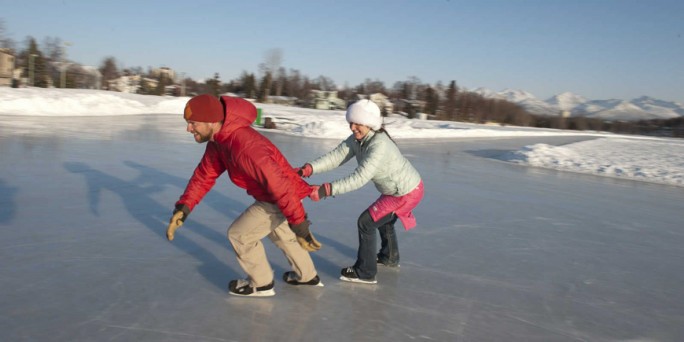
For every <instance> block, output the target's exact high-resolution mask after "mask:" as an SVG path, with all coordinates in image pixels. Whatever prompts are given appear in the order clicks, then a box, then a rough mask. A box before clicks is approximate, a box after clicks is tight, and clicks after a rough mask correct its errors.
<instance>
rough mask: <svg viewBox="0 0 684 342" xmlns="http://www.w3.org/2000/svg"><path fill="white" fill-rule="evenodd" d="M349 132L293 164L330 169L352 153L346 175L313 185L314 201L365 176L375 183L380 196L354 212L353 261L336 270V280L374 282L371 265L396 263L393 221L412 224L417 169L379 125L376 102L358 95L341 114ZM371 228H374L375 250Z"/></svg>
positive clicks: (307, 169) (419, 192) (304, 170)
mask: <svg viewBox="0 0 684 342" xmlns="http://www.w3.org/2000/svg"><path fill="white" fill-rule="evenodd" d="M346 119H347V122H349V128H350V129H351V131H352V134H351V135H350V136H349V137H348V138H347V139H345V140H344V141H342V142H341V143H340V144H339V145H338V146H337V147H336V148H335V149H333V150H332V151H330V152H328V153H326V154H325V155H323V156H321V157H319V158H317V159H315V160H314V161H311V162H308V163H306V164H304V166H302V167H301V168H299V169H298V172H299V174H300V175H302V176H303V177H309V176H311V175H313V174H320V173H323V172H326V171H330V170H332V169H334V168H336V167H338V166H340V165H342V164H344V163H346V162H347V161H349V160H350V159H351V158H352V157H356V161H357V163H358V166H357V167H356V169H355V170H354V172H352V173H351V174H350V175H348V176H346V177H344V178H341V179H338V180H336V181H333V182H330V183H323V184H321V185H320V186H318V185H315V186H313V191H312V192H311V195H310V196H309V197H310V198H311V199H312V200H314V201H318V200H320V199H321V198H324V197H328V196H335V195H340V194H343V193H346V192H350V191H353V190H356V189H359V188H361V187H362V186H363V185H365V184H366V183H367V182H368V181H372V182H373V184H375V187H376V189H378V191H379V192H380V193H381V196H380V197H379V198H378V199H377V200H376V201H375V202H373V204H371V205H370V206H369V207H368V209H366V210H364V212H363V213H361V215H360V216H359V219H358V222H357V225H358V233H359V250H358V254H357V259H356V263H354V265H353V266H349V267H345V268H343V269H342V272H341V277H340V279H342V280H345V281H351V282H358V283H366V284H376V283H377V280H376V279H375V275H376V273H377V265H378V263H379V264H383V265H386V266H389V267H398V266H399V249H398V245H397V236H396V233H395V230H394V223H395V222H396V221H397V218H398V219H399V220H401V222H402V224H403V225H404V228H405V229H406V230H409V229H411V228H413V227H415V225H416V219H415V217H414V216H413V213H412V210H413V209H414V208H415V207H416V206H417V205H418V203H419V202H420V200H421V199H422V198H423V182H422V180H421V178H420V174H418V171H416V169H415V168H414V167H413V165H411V163H410V162H409V161H408V160H407V159H406V158H405V157H404V156H403V155H402V154H401V152H400V151H399V148H398V147H397V145H396V144H395V143H394V141H393V140H392V138H391V137H390V136H389V134H388V133H387V131H385V129H384V128H382V116H381V115H380V109H379V108H378V106H377V105H376V104H375V103H373V102H372V101H370V100H360V101H357V102H355V103H353V104H352V105H350V106H349V108H348V109H347V113H346ZM376 231H379V232H380V238H381V249H380V252H379V253H377V254H376V252H375V251H376V249H377V240H376V233H375V232H376Z"/></svg>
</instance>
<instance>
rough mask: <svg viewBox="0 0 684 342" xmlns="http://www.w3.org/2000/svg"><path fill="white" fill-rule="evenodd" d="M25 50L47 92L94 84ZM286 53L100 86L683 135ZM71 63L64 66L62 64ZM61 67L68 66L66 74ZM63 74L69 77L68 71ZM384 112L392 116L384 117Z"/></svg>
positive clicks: (106, 64)
mask: <svg viewBox="0 0 684 342" xmlns="http://www.w3.org/2000/svg"><path fill="white" fill-rule="evenodd" d="M3 31H4V27H3V25H2V21H0V44H1V45H0V47H5V48H10V49H12V50H13V49H14V46H13V43H12V42H11V41H10V40H8V39H6V38H3ZM25 45H26V48H25V49H23V50H21V51H20V52H19V53H17V54H16V65H17V66H19V67H21V68H22V69H23V71H24V75H29V74H30V76H29V78H30V79H31V82H32V85H33V86H36V87H47V86H49V84H50V83H51V84H52V85H54V86H62V87H66V88H85V87H86V86H85V85H86V84H92V81H93V80H92V79H90V78H89V77H92V76H91V74H90V73H88V72H86V71H85V70H83V69H82V67H81V66H79V65H78V64H77V63H68V61H66V58H65V57H66V56H65V55H64V48H63V42H62V41H61V40H60V39H59V38H51V37H48V38H46V39H45V40H44V42H43V45H42V46H43V49H42V50H41V49H40V48H39V46H38V44H37V42H36V40H35V39H34V38H33V37H27V39H26V42H25ZM281 61H282V51H281V50H280V49H272V50H269V51H267V52H266V55H265V58H264V62H263V63H261V64H259V71H258V73H254V72H248V71H243V72H242V74H241V75H240V76H238V77H237V78H235V79H232V80H229V81H227V82H223V81H222V80H221V77H220V74H219V73H218V72H216V73H215V74H214V76H213V77H212V78H209V79H206V80H204V81H203V82H202V81H200V82H198V81H196V80H193V79H191V78H189V77H182V78H181V79H178V80H172V79H168V77H165V76H164V75H163V74H162V75H154V74H153V73H152V69H151V68H149V67H148V69H147V71H145V70H144V69H143V68H142V67H129V68H123V69H120V68H119V67H118V65H117V61H116V59H115V58H114V57H111V56H110V57H106V58H104V59H103V61H102V63H101V64H100V66H99V67H98V70H99V72H100V74H101V75H102V77H101V80H100V81H101V87H102V89H107V85H108V81H110V80H113V79H117V78H119V77H121V76H133V75H140V76H142V77H143V78H142V79H143V81H141V83H140V86H139V88H138V93H140V94H149V95H164V94H165V93H167V91H166V88H167V86H169V85H175V86H176V88H177V89H180V87H182V88H183V89H184V92H183V93H180V92H179V91H177V92H176V93H174V94H173V95H193V94H204V93H208V94H214V95H217V96H218V95H219V94H223V93H228V92H230V93H236V94H239V95H241V96H244V97H247V98H254V99H256V100H257V101H258V102H269V101H271V100H273V99H274V98H280V97H289V98H294V99H297V101H298V102H297V104H299V105H304V101H305V100H306V99H307V98H308V97H309V96H310V94H311V91H312V90H328V91H337V94H338V97H339V98H341V99H343V100H345V101H346V102H347V103H350V102H353V101H355V100H356V99H358V98H359V95H362V96H365V95H369V94H376V93H381V94H384V95H385V96H387V97H388V99H389V100H390V101H391V102H392V103H393V104H394V111H395V112H398V113H402V114H404V115H406V116H407V117H408V118H415V117H416V116H417V114H418V113H425V114H427V115H428V116H429V118H431V119H436V120H445V121H460V122H471V123H496V124H500V125H514V126H528V127H540V128H555V129H570V130H593V131H609V132H615V133H626V134H647V135H659V136H675V137H684V123H683V121H684V119H683V118H676V119H671V120H647V121H636V122H634V121H629V122H622V121H620V122H614V121H612V122H611V121H604V120H601V119H596V118H590V117H584V116H579V117H562V116H561V115H559V114H558V113H548V114H549V115H536V114H532V113H530V112H528V111H526V110H525V109H524V108H522V107H521V106H519V105H518V104H516V103H513V102H510V101H507V100H503V99H493V98H485V97H484V96H482V95H480V94H477V93H474V92H471V91H468V90H466V89H461V88H459V86H458V85H457V83H456V81H455V80H452V81H450V82H449V84H448V85H444V84H443V83H442V82H441V81H438V82H437V83H435V84H428V83H423V82H421V80H420V79H419V78H418V77H416V76H411V77H408V78H407V79H406V80H404V81H398V82H395V83H394V84H393V85H392V86H391V87H387V86H386V85H385V84H384V82H383V81H380V80H377V79H376V80H371V79H366V80H364V81H363V82H362V83H360V84H358V85H356V86H351V87H350V86H347V85H345V86H344V87H338V86H337V85H336V84H335V82H334V81H333V80H332V79H331V78H329V77H327V76H323V75H321V76H318V77H315V78H310V77H309V76H307V75H306V74H304V73H303V72H301V71H300V70H297V69H292V68H290V69H287V68H285V67H284V66H282V65H281ZM65 65H66V67H65ZM61 67H64V68H65V69H62V68H61ZM64 71H66V72H64ZM144 78H148V79H155V81H156V82H155V83H156V85H155V87H151V86H149V84H147V82H145V81H144ZM383 114H385V115H387V114H389V113H383Z"/></svg>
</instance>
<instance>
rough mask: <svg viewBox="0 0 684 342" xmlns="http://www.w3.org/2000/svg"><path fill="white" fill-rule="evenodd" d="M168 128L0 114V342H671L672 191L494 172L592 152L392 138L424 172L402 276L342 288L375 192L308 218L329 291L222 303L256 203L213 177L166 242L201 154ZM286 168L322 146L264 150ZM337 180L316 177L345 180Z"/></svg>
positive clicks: (280, 267)
mask: <svg viewBox="0 0 684 342" xmlns="http://www.w3.org/2000/svg"><path fill="white" fill-rule="evenodd" d="M184 127H185V126H184V124H183V122H182V120H181V119H180V118H179V117H176V116H159V115H139V116H114V117H92V118H84V117H80V118H78V117H71V118H70V117H63V118H54V117H53V118H50V117H13V116H0V229H1V230H2V235H1V239H0V340H1V341H540V342H541V341H544V342H547V341H648V342H653V341H673V342H674V341H682V340H684V285H683V284H684V267H683V266H682V265H684V224H683V223H682V221H683V220H682V219H683V218H684V214H683V213H684V189H682V188H681V187H674V186H666V185H657V184H649V183H642V182H636V181H629V180H619V179H612V178H605V177H596V176H591V175H582V174H575V173H567V172H558V171H550V170H543V169H534V168H528V167H525V166H520V165H513V164H509V163H505V162H501V161H498V160H497V159H496V157H497V156H499V155H501V154H503V153H506V152H508V151H512V150H517V149H520V148H521V147H523V146H525V145H529V144H534V143H546V144H553V145H561V144H564V143H569V142H575V141H580V140H585V139H591V138H589V137H536V138H535V137H522V138H498V139H496V138H487V139H443V140H412V141H403V142H402V141H400V142H399V144H400V147H401V149H402V151H403V152H404V153H405V155H406V156H407V157H408V158H409V159H410V160H411V162H412V163H413V165H414V166H415V167H416V168H417V169H418V171H419V172H420V173H421V175H422V177H423V180H424V182H425V198H424V200H423V202H422V203H421V205H420V206H419V207H418V209H417V210H416V211H415V215H416V217H417V219H418V227H417V228H416V229H413V230H411V231H408V232H406V231H404V230H403V228H402V226H401V225H400V224H398V225H397V228H398V235H399V246H400V253H401V267H400V268H399V269H398V270H397V269H387V268H380V270H379V273H378V276H377V278H378V285H377V286H369V285H361V284H351V283H345V282H342V281H340V280H338V276H339V271H340V268H342V267H344V266H349V265H351V264H352V263H353V262H354V260H355V257H356V248H357V245H358V243H357V240H356V239H357V235H356V225H355V224H356V218H357V217H358V215H359V214H360V213H361V211H362V210H363V209H365V207H367V206H368V205H369V204H370V203H371V202H372V201H373V200H374V199H375V198H376V197H377V196H378V194H377V191H376V190H375V189H374V188H373V186H372V185H370V184H369V185H367V186H365V187H364V188H363V189H361V190H359V191H356V192H353V193H349V194H345V195H341V196H338V197H336V198H332V199H326V200H323V201H321V202H317V203H313V202H310V201H309V200H306V201H305V207H306V209H307V211H308V213H309V217H310V218H311V220H312V221H313V226H312V230H313V232H314V234H316V236H317V238H318V239H319V240H320V241H321V243H323V245H324V247H323V249H321V250H320V251H319V252H316V253H314V254H313V258H314V262H315V264H316V266H317V269H318V272H319V275H320V276H321V278H322V280H323V282H324V283H325V287H314V288H301V287H293V286H290V285H287V284H285V283H284V282H283V281H282V280H281V275H282V273H283V272H285V271H287V270H289V269H288V265H287V261H286V259H285V258H284V257H283V255H282V253H281V252H280V251H279V250H277V248H275V247H274V246H273V244H271V243H270V242H269V241H265V245H266V247H267V253H268V255H269V259H270V261H271V263H272V266H273V268H274V270H275V272H276V274H275V278H276V288H275V289H276V293H277V294H276V296H275V297H271V298H239V297H235V296H230V295H228V292H227V289H226V287H227V284H228V282H229V281H230V280H232V279H236V278H240V277H244V274H243V273H242V271H241V269H240V268H239V266H238V264H237V261H236V260H235V256H234V255H233V252H232V249H231V248H230V245H229V243H228V241H227V239H226V228H227V227H228V225H229V224H230V222H231V221H232V220H233V219H235V218H236V217H237V216H238V215H239V214H240V213H241V212H242V210H243V209H244V208H246V207H247V206H248V205H249V204H251V203H252V199H251V198H250V197H249V196H248V195H247V194H246V193H245V192H244V190H242V189H239V188H237V187H235V186H234V185H232V184H231V183H230V181H229V179H228V177H226V176H223V177H221V178H220V179H219V181H218V182H217V185H216V187H215V188H214V190H213V191H212V192H211V193H209V194H208V195H207V196H206V197H205V199H204V201H203V202H202V203H201V204H200V205H199V206H198V207H197V208H196V209H195V210H194V211H193V213H192V214H191V215H190V217H189V218H188V220H187V221H186V223H185V225H184V226H183V227H182V228H181V229H180V230H179V231H178V232H177V234H176V239H175V240H174V241H173V243H170V242H168V241H167V240H166V237H165V230H166V224H167V222H168V220H169V217H170V215H171V211H172V209H173V205H174V203H175V201H176V200H177V199H178V197H179V196H180V194H181V193H182V191H183V189H184V187H185V185H186V183H187V181H188V179H189V177H190V175H191V173H192V171H193V169H194V167H195V166H196V165H197V162H198V161H199V159H200V157H201V154H202V152H203V151H204V145H198V144H196V143H194V141H193V140H192V137H191V136H190V134H187V133H185V132H184ZM265 134H266V135H267V136H268V137H269V138H271V139H272V140H273V141H274V142H275V143H276V145H277V146H278V147H280V148H281V150H282V151H283V153H284V154H285V156H286V157H287V158H288V159H289V160H290V161H291V162H292V164H294V165H297V166H298V165H299V164H300V163H303V162H305V161H307V160H310V159H312V158H314V157H317V156H318V155H320V154H321V153H323V152H325V151H327V150H328V149H330V148H332V147H334V146H335V145H336V144H337V143H338V141H336V140H320V139H307V138H299V137H291V136H284V135H279V134H273V133H265ZM354 165H355V163H354V162H351V163H350V165H348V166H346V167H345V168H342V169H341V170H338V171H336V172H334V173H329V174H325V175H321V176H316V177H313V178H312V179H311V182H312V183H320V182H324V181H331V180H333V178H334V177H339V176H342V175H343V174H344V173H345V172H347V171H349V170H350V169H351V168H353V167H354Z"/></svg>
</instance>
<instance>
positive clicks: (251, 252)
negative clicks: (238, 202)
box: [228, 201, 316, 287]
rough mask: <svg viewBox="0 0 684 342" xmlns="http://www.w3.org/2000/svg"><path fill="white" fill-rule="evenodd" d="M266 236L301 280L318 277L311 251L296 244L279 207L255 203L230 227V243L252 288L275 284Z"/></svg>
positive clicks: (294, 237)
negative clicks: (262, 240) (281, 252)
mask: <svg viewBox="0 0 684 342" xmlns="http://www.w3.org/2000/svg"><path fill="white" fill-rule="evenodd" d="M266 236H268V238H269V239H271V241H273V243H274V244H275V245H276V246H278V248H280V249H281V250H282V251H283V253H284V254H285V257H286V258H287V261H288V262H289V263H290V266H292V270H293V271H294V272H295V273H296V274H297V275H298V276H299V279H300V280H301V281H309V280H311V279H313V277H315V276H316V269H315V267H314V264H313V261H312V260H311V256H310V255H309V252H307V251H305V250H304V249H303V248H302V247H301V246H300V245H299V243H298V242H297V239H296V236H295V234H294V233H293V232H292V230H291V229H290V227H289V226H288V224H287V219H285V216H284V215H283V214H282V212H281V211H280V208H278V206H277V205H275V204H271V203H267V202H259V201H256V202H254V203H253V204H252V205H250V206H249V207H248V208H247V209H246V210H245V211H244V212H243V213H242V214H241V215H240V217H238V218H237V219H236V220H235V221H234V222H233V223H232V224H231V225H230V227H228V240H229V241H230V243H231V245H233V249H234V250H235V254H236V255H237V260H238V263H240V266H241V267H242V269H243V270H244V271H245V273H247V276H248V277H249V278H248V279H249V281H250V285H251V286H253V287H259V286H265V285H268V284H270V283H271V282H272V281H273V269H272V268H271V265H270V264H269V263H268V259H267V258H266V251H265V249H264V245H263V244H262V243H261V239H263V238H265V237H266Z"/></svg>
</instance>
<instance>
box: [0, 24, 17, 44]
mask: <svg viewBox="0 0 684 342" xmlns="http://www.w3.org/2000/svg"><path fill="white" fill-rule="evenodd" d="M5 31H6V30H5V21H4V20H3V19H0V48H5V49H9V50H10V51H12V52H14V41H13V40H12V39H10V38H8V37H6V36H5Z"/></svg>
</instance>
